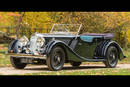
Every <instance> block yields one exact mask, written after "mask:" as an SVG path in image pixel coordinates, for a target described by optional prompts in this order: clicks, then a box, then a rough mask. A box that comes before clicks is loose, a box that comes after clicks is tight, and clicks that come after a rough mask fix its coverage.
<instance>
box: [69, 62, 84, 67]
mask: <svg viewBox="0 0 130 87" xmlns="http://www.w3.org/2000/svg"><path fill="white" fill-rule="evenodd" d="M81 63H82V62H70V64H71V65H72V66H73V67H79V66H80V65H81Z"/></svg>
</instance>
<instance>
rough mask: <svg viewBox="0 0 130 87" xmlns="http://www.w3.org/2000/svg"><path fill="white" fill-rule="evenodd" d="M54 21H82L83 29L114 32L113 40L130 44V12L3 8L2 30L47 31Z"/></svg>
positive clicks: (93, 31)
mask: <svg viewBox="0 0 130 87" xmlns="http://www.w3.org/2000/svg"><path fill="white" fill-rule="evenodd" d="M53 23H65V24H66V23H67V24H81V23H82V25H83V27H82V29H81V32H80V33H86V32H89V33H114V35H115V38H114V40H116V41H117V42H118V43H119V44H120V45H121V46H122V47H130V12H0V32H5V33H12V32H13V33H15V34H13V36H14V37H16V34H18V35H21V36H22V35H24V34H25V35H27V36H28V37H29V36H30V35H31V34H32V33H34V32H40V33H48V32H49V31H50V29H51V27H52V24H53ZM17 30H18V31H17Z"/></svg>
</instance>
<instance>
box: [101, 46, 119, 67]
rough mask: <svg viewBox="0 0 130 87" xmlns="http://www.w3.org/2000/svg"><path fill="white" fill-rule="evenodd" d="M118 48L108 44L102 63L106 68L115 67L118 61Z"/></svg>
mask: <svg viewBox="0 0 130 87" xmlns="http://www.w3.org/2000/svg"><path fill="white" fill-rule="evenodd" d="M118 57H119V56H118V50H117V48H116V47H115V46H109V48H108V50H107V53H106V61H104V62H103V63H104V64H105V66H106V67H107V68H115V67H116V65H117V63H118Z"/></svg>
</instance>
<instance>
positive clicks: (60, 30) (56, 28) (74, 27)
mask: <svg viewBox="0 0 130 87" xmlns="http://www.w3.org/2000/svg"><path fill="white" fill-rule="evenodd" d="M81 27H82V24H54V25H53V27H52V29H51V31H50V33H52V34H76V35H78V33H79V31H80V29H81Z"/></svg>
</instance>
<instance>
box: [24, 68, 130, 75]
mask: <svg viewBox="0 0 130 87" xmlns="http://www.w3.org/2000/svg"><path fill="white" fill-rule="evenodd" d="M23 75H130V69H115V68H104V69H95V70H71V71H65V70H61V71H50V72H45V71H43V72H40V73H26V74H23Z"/></svg>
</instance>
